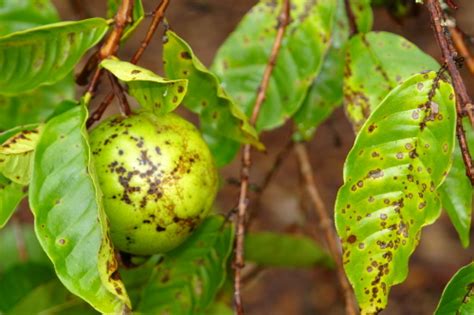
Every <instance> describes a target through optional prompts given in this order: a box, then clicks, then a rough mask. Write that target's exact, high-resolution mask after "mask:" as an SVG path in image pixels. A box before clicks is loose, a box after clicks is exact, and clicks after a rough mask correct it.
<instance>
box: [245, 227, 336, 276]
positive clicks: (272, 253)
mask: <svg viewBox="0 0 474 315" xmlns="http://www.w3.org/2000/svg"><path fill="white" fill-rule="evenodd" d="M245 259H246V260H247V261H250V262H253V263H256V264H259V265H263V266H272V267H293V268H297V267H313V266H315V265H318V264H322V265H326V266H327V265H330V264H331V258H330V257H329V256H328V254H327V253H326V252H325V251H324V250H323V249H322V248H321V247H320V246H319V245H318V244H316V243H315V242H314V240H312V239H310V238H309V237H305V236H300V235H288V234H278V233H272V232H259V233H249V234H248V235H247V236H245Z"/></svg>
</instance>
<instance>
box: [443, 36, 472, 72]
mask: <svg viewBox="0 0 474 315" xmlns="http://www.w3.org/2000/svg"><path fill="white" fill-rule="evenodd" d="M449 31H450V32H451V37H452V39H453V43H454V46H455V47H456V50H457V51H458V52H459V54H460V55H461V56H462V57H463V58H464V62H465V63H466V65H467V68H468V69H469V72H471V74H472V75H474V59H473V57H472V55H471V52H470V51H469V49H468V48H467V46H466V43H465V42H464V36H463V34H462V33H461V31H460V30H459V29H458V28H457V27H450V28H449Z"/></svg>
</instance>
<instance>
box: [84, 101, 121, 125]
mask: <svg viewBox="0 0 474 315" xmlns="http://www.w3.org/2000/svg"><path fill="white" fill-rule="evenodd" d="M114 97H115V94H114V93H112V92H111V93H109V94H107V96H106V97H105V98H104V100H103V101H102V103H100V105H99V107H97V109H96V110H95V111H94V112H93V113H92V115H90V117H89V119H87V123H86V127H87V128H90V127H92V125H93V124H94V123H95V122H96V121H99V120H100V118H101V117H102V115H103V114H104V112H105V110H106V109H107V107H109V105H110V103H112V100H113V99H114Z"/></svg>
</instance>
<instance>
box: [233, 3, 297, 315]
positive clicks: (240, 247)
mask: <svg viewBox="0 0 474 315" xmlns="http://www.w3.org/2000/svg"><path fill="white" fill-rule="evenodd" d="M278 19H279V21H278V30H277V35H276V37H275V41H274V43H273V47H272V51H271V53H270V57H269V59H268V63H267V66H266V67H265V71H264V73H263V77H262V81H261V83H260V86H259V88H258V92H257V98H256V100H255V104H254V106H253V111H252V116H251V117H250V123H251V124H252V125H255V123H256V122H257V119H258V115H259V112H260V108H261V107H262V104H263V102H264V101H265V96H266V92H267V89H268V84H269V82H270V77H271V75H272V72H273V68H274V67H275V64H276V60H277V57H278V52H279V51H280V47H281V43H282V40H283V35H284V34H285V31H286V27H287V26H288V24H289V23H290V1H289V0H285V1H284V2H283V5H282V9H281V13H280V15H279V17H278ZM251 165H252V160H251V146H250V145H249V144H247V145H245V146H244V148H243V149H242V166H241V170H240V194H239V203H238V207H237V208H238V212H237V218H236V221H237V222H236V223H237V228H236V236H235V238H236V240H235V253H234V261H233V268H234V304H235V311H236V314H238V315H243V314H244V308H243V303H242V295H241V273H242V268H243V266H244V261H245V260H244V235H245V219H246V216H247V205H248V197H247V194H248V188H249V175H250V167H251Z"/></svg>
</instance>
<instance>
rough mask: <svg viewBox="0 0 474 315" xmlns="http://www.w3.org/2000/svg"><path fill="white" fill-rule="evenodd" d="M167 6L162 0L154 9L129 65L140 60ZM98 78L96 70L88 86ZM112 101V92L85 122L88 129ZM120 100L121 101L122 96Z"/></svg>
mask: <svg viewBox="0 0 474 315" xmlns="http://www.w3.org/2000/svg"><path fill="white" fill-rule="evenodd" d="M168 4H169V0H162V1H161V2H160V4H159V5H158V6H157V7H156V9H155V10H153V13H152V21H151V23H150V26H149V27H148V31H147V33H146V36H145V38H144V39H143V40H142V43H141V45H140V47H138V49H137V50H136V51H135V53H134V54H133V57H132V58H131V59H130V62H131V63H133V64H136V63H137V62H138V61H139V60H140V58H141V57H142V55H143V53H144V52H145V49H146V48H147V47H148V45H149V44H150V41H151V39H152V38H153V34H155V32H156V29H157V28H158V26H159V24H160V22H161V21H162V20H163V17H164V14H165V11H166V9H167V8H168ZM119 11H120V9H119ZM130 14H131V12H130ZM117 15H118V13H117ZM117 47H118V43H117ZM115 52H116V51H115ZM96 76H98V77H97V78H95V77H96ZM99 76H100V69H97V71H96V72H95V73H94V77H93V79H92V81H91V83H90V84H91V85H92V84H94V85H96V84H97V82H98V79H99ZM94 78H95V79H94ZM94 80H95V81H96V82H95V83H93V81H94ZM94 89H95V87H94V86H93V87H92V90H94ZM88 90H89V89H88ZM113 99H114V92H110V93H109V94H107V96H106V97H105V98H104V100H103V101H102V103H101V104H100V105H99V107H98V108H97V110H96V111H95V112H94V113H93V114H92V115H91V117H90V118H89V120H88V121H87V127H88V128H89V127H90V126H92V125H93V124H94V122H96V121H99V120H100V118H101V117H102V114H103V113H104V111H105V109H106V108H107V107H108V106H109V105H110V103H111V102H112V100H113ZM122 100H123V96H122ZM121 104H122V109H123V110H125V113H128V112H129V110H127V109H129V107H127V106H125V107H124V105H123V104H126V103H124V101H122V103H121Z"/></svg>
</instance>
